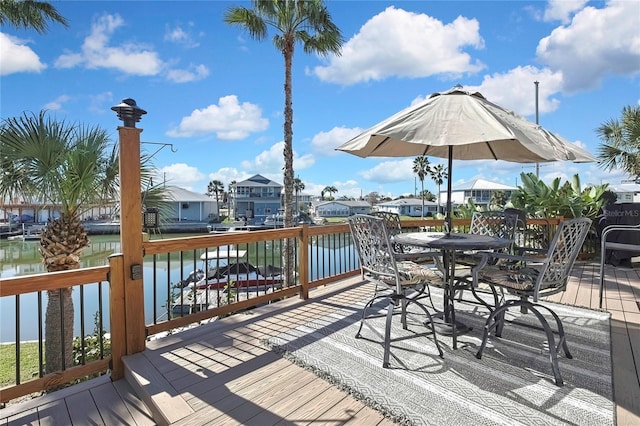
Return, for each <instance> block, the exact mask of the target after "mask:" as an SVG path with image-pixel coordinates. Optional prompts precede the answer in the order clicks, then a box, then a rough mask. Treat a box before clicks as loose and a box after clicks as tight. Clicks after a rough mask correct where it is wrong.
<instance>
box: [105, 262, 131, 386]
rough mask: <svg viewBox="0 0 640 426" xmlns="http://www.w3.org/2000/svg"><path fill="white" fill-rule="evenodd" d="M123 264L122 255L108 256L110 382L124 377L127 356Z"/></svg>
mask: <svg viewBox="0 0 640 426" xmlns="http://www.w3.org/2000/svg"><path fill="white" fill-rule="evenodd" d="M123 267H124V262H123V258H122V254H119V253H118V254H113V255H111V256H109V268H110V270H109V318H110V320H111V324H110V330H111V363H112V365H111V380H114V381H115V380H120V379H121V378H122V377H124V364H123V363H122V357H123V356H124V355H126V354H127V337H126V324H125V287H124V270H123Z"/></svg>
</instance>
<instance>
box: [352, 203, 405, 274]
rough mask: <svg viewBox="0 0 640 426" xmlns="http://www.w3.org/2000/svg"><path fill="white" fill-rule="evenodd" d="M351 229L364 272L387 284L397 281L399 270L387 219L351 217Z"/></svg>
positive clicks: (359, 215)
mask: <svg viewBox="0 0 640 426" xmlns="http://www.w3.org/2000/svg"><path fill="white" fill-rule="evenodd" d="M349 228H350V230H351V235H352V237H353V241H354V243H355V246H356V250H357V251H358V257H359V259H360V267H361V268H362V270H363V271H364V272H365V273H368V274H370V275H371V276H372V278H374V279H378V280H380V281H382V282H384V283H385V284H388V282H389V281H396V280H397V279H398V268H397V266H396V262H395V259H394V257H393V255H394V251H393V245H392V243H391V240H390V238H389V233H388V232H387V225H386V221H385V219H383V218H380V217H375V216H372V215H365V214H356V215H353V216H349Z"/></svg>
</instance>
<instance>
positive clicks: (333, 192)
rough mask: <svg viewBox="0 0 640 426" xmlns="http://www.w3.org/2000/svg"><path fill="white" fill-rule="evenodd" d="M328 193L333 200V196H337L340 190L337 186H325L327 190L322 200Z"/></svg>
mask: <svg viewBox="0 0 640 426" xmlns="http://www.w3.org/2000/svg"><path fill="white" fill-rule="evenodd" d="M326 192H328V193H329V196H330V197H331V199H333V194H335V193H336V192H338V189H337V188H336V187H335V186H325V188H324V189H323V190H322V194H323V195H322V198H323V199H324V194H325V193H326Z"/></svg>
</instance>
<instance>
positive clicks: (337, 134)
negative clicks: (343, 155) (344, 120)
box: [311, 126, 362, 155]
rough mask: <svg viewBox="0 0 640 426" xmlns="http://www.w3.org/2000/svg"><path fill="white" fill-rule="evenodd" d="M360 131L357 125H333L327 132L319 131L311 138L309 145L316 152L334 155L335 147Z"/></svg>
mask: <svg viewBox="0 0 640 426" xmlns="http://www.w3.org/2000/svg"><path fill="white" fill-rule="evenodd" d="M360 133H362V129H361V128H359V127H354V128H348V127H344V126H342V127H334V128H333V129H331V130H329V131H328V132H320V133H318V134H316V135H315V136H314V137H313V139H311V145H312V146H313V148H314V150H315V151H316V152H317V153H318V154H323V155H336V154H338V153H339V151H336V150H335V148H336V147H338V146H339V145H342V144H343V143H345V142H347V141H348V140H350V139H352V138H354V137H355V136H357V135H359V134H360Z"/></svg>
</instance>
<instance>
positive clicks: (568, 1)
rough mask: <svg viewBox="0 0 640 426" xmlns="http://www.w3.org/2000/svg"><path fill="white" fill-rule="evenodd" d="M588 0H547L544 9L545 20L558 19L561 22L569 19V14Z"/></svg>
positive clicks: (564, 22)
mask: <svg viewBox="0 0 640 426" xmlns="http://www.w3.org/2000/svg"><path fill="white" fill-rule="evenodd" d="M587 2H588V0H549V3H548V4H547V8H546V9H545V11H544V16H543V20H544V21H545V22H550V21H560V22H562V23H563V24H566V23H568V22H569V21H570V20H571V15H572V14H573V13H574V12H575V11H578V10H580V9H582V7H583V6H584V5H585V4H587Z"/></svg>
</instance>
